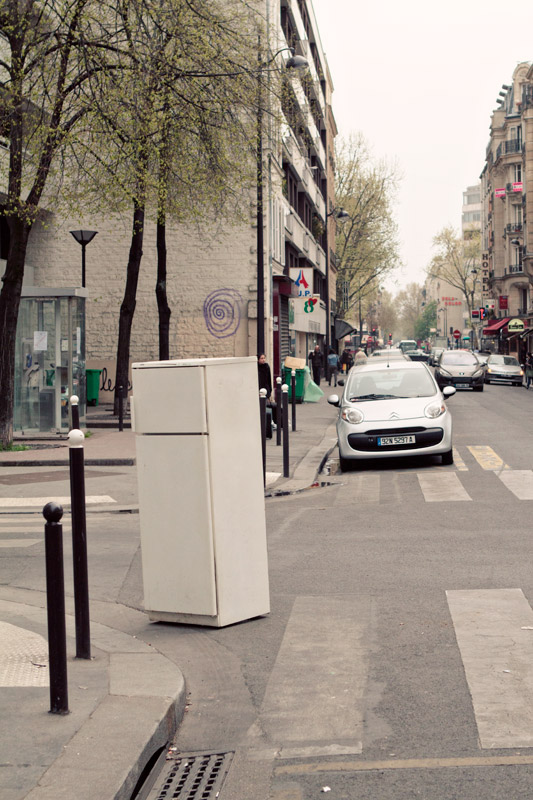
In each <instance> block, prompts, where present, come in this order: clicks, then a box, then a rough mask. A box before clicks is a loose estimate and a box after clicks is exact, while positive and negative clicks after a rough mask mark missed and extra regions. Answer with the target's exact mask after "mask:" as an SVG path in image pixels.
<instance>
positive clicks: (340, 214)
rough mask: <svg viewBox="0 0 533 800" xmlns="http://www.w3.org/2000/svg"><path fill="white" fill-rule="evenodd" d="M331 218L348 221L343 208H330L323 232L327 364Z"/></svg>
mask: <svg viewBox="0 0 533 800" xmlns="http://www.w3.org/2000/svg"><path fill="white" fill-rule="evenodd" d="M327 200H328V185H327V181H326V203H327ZM330 217H333V219H335V220H336V221H337V222H340V223H342V224H344V223H345V222H346V221H347V220H349V219H350V215H349V214H348V212H347V211H345V210H344V208H332V209H331V211H330V212H329V213H326V229H325V231H324V234H325V235H324V245H325V247H324V250H325V251H326V352H325V354H324V358H325V359H326V362H327V357H328V355H329V349H330V346H331V325H330V322H329V312H330V308H329V306H330V296H329V267H330V264H329V235H328V219H329V218H330Z"/></svg>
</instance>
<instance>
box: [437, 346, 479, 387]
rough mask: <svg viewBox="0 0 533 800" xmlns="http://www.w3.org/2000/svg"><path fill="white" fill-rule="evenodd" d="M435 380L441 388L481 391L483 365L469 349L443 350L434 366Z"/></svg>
mask: <svg viewBox="0 0 533 800" xmlns="http://www.w3.org/2000/svg"><path fill="white" fill-rule="evenodd" d="M435 380H436V381H437V383H438V385H439V386H440V388H441V389H442V388H443V387H444V386H455V388H456V389H473V390H474V391H475V392H482V391H483V385H484V380H485V365H484V364H482V363H481V362H480V361H479V359H478V358H477V356H476V354H475V353H473V352H472V351H471V350H444V351H443V352H442V353H441V354H440V358H439V360H438V362H437V364H436V366H435Z"/></svg>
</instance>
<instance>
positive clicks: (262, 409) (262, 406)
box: [259, 389, 267, 486]
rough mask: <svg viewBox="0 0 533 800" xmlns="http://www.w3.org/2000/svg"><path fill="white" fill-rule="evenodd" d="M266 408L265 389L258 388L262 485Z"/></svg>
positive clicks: (264, 483) (264, 468)
mask: <svg viewBox="0 0 533 800" xmlns="http://www.w3.org/2000/svg"><path fill="white" fill-rule="evenodd" d="M266 409H267V390H266V389H259V413H260V417H261V450H262V453H263V486H265V485H266Z"/></svg>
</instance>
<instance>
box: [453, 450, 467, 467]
mask: <svg viewBox="0 0 533 800" xmlns="http://www.w3.org/2000/svg"><path fill="white" fill-rule="evenodd" d="M453 463H454V464H455V468H456V469H457V470H458V471H459V472H468V467H467V466H466V464H465V462H464V461H463V459H462V458H461V456H460V454H459V450H458V449H457V448H456V447H454V448H453Z"/></svg>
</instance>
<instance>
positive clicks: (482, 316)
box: [479, 308, 487, 319]
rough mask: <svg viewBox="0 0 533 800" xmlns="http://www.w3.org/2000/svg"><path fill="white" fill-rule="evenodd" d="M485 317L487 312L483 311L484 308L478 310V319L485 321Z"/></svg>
mask: <svg viewBox="0 0 533 800" xmlns="http://www.w3.org/2000/svg"><path fill="white" fill-rule="evenodd" d="M486 316H487V312H486V311H485V309H484V308H480V309H479V318H480V319H485V318H486Z"/></svg>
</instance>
